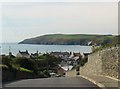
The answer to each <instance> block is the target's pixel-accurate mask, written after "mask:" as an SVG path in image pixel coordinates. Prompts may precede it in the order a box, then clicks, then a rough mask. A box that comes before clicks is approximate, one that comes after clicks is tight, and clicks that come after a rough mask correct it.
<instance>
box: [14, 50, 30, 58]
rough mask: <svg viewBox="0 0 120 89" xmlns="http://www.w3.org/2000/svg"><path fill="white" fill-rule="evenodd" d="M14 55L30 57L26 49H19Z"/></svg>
mask: <svg viewBox="0 0 120 89" xmlns="http://www.w3.org/2000/svg"><path fill="white" fill-rule="evenodd" d="M16 57H22V58H30V54H29V52H28V51H27V50H26V51H19V53H17V55H16Z"/></svg>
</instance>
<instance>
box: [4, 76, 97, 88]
mask: <svg viewBox="0 0 120 89" xmlns="http://www.w3.org/2000/svg"><path fill="white" fill-rule="evenodd" d="M4 87H88V89H98V86H96V85H95V84H93V83H92V82H90V81H88V80H86V79H84V78H82V77H59V78H43V79H25V80H19V81H16V82H11V83H8V84H4Z"/></svg>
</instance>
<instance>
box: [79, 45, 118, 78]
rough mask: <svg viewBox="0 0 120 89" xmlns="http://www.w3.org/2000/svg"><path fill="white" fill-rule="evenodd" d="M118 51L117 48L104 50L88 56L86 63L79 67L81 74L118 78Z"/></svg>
mask: <svg viewBox="0 0 120 89" xmlns="http://www.w3.org/2000/svg"><path fill="white" fill-rule="evenodd" d="M119 54H120V50H119V48H118V47H111V48H106V49H104V50H101V51H98V52H96V53H92V54H90V55H89V56H88V62H87V63H86V64H85V65H84V66H83V67H81V71H80V72H81V74H88V75H105V76H110V77H113V78H117V79H118V78H119V77H120V75H119V74H120V66H119V65H120V64H119V63H120V60H119V57H120V55H119Z"/></svg>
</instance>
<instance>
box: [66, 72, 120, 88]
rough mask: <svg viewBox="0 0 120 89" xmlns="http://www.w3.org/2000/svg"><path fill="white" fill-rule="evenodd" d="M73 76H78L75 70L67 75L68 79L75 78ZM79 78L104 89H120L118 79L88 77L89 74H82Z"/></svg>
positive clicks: (100, 76) (98, 76) (99, 76)
mask: <svg viewBox="0 0 120 89" xmlns="http://www.w3.org/2000/svg"><path fill="white" fill-rule="evenodd" d="M73 76H77V75H76V71H75V70H72V71H68V72H67V74H66V77H73ZM78 76H80V77H83V78H85V79H87V80H89V81H91V82H93V83H94V84H96V85H97V86H99V87H100V88H102V89H120V80H118V79H116V78H112V77H109V76H103V75H87V74H84V75H83V74H80V75H78Z"/></svg>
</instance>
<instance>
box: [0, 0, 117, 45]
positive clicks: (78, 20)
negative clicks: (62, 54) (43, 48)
mask: <svg viewBox="0 0 120 89" xmlns="http://www.w3.org/2000/svg"><path fill="white" fill-rule="evenodd" d="M93 1H94V0H93ZM1 13H2V42H3V43H4V42H20V41H22V40H24V39H26V38H31V37H36V36H40V35H44V34H113V35H115V34H118V21H117V20H118V6H117V3H116V2H32V3H31V2H6V3H3V4H2V10H1Z"/></svg>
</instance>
